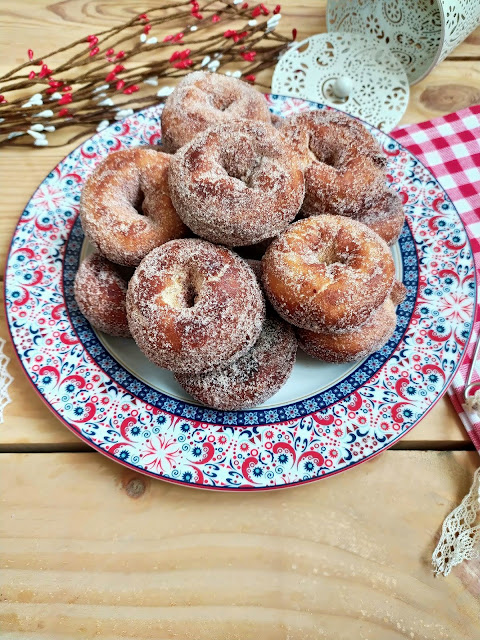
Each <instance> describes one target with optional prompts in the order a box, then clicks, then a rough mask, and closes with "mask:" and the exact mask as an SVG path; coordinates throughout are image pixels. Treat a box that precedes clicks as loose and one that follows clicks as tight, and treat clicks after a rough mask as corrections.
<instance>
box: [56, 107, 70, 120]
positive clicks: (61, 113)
mask: <svg viewBox="0 0 480 640" xmlns="http://www.w3.org/2000/svg"><path fill="white" fill-rule="evenodd" d="M57 115H58V117H59V118H63V116H68V115H70V112H69V110H68V109H66V108H65V107H64V108H63V109H60V111H59V112H58V114H57Z"/></svg>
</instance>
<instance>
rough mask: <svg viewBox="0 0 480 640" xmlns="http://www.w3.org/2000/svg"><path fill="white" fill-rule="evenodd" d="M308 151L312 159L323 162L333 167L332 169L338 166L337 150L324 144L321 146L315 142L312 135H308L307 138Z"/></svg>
mask: <svg viewBox="0 0 480 640" xmlns="http://www.w3.org/2000/svg"><path fill="white" fill-rule="evenodd" d="M308 151H309V154H310V156H311V158H312V160H316V161H317V162H322V163H323V164H326V165H328V166H329V167H333V168H334V169H336V168H338V165H339V160H340V158H339V154H338V152H337V151H336V150H335V149H332V148H330V147H328V146H327V145H325V144H323V145H321V146H320V145H319V144H318V143H317V144H315V142H314V141H313V139H312V136H310V137H309V139H308Z"/></svg>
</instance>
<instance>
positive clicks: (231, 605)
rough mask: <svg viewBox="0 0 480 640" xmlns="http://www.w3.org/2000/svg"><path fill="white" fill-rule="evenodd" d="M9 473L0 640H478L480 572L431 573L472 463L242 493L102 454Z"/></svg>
mask: <svg viewBox="0 0 480 640" xmlns="http://www.w3.org/2000/svg"><path fill="white" fill-rule="evenodd" d="M0 465H1V472H2V478H3V486H4V487H6V489H7V490H6V491H4V492H3V494H2V511H3V513H4V514H9V517H4V518H2V525H1V530H0V535H1V538H0V544H1V548H2V554H1V558H0V562H1V566H2V570H1V577H0V580H1V583H2V604H1V606H0V626H1V628H2V638H15V639H16V640H36V639H37V638H38V640H40V639H43V638H45V639H46V638H48V639H49V640H61V639H64V638H68V639H69V640H74V639H80V638H82V639H83V638H93V637H95V638H98V639H99V640H102V639H103V640H106V639H109V640H113V638H119V637H122V638H135V639H136V640H144V639H145V640H146V639H153V638H155V639H156V640H158V639H159V638H161V639H162V640H168V639H172V640H173V638H183V639H184V640H188V639H192V640H193V639H194V640H204V639H205V640H206V639H208V640H216V639H217V638H218V639H219V640H220V639H222V640H227V639H234V638H239V639H240V638H241V639H242V640H250V639H257V638H259V637H261V638H262V639H265V640H277V639H278V638H287V637H288V638H290V640H297V639H298V640H310V639H311V640H313V639H315V640H318V639H319V638H322V639H324V640H329V639H332V640H333V639H335V640H347V639H348V640H351V639H352V638H355V639H357V638H358V639H360V638H362V639H364V640H366V639H367V638H368V640H410V639H412V640H415V639H420V638H421V639H423V640H440V639H442V638H443V639H445V640H447V639H453V638H455V640H478V615H479V610H480V609H479V604H480V602H479V600H478V597H479V596H480V591H479V590H478V584H479V578H480V563H479V562H478V561H477V562H470V563H468V564H465V565H464V566H461V567H457V568H456V569H454V571H453V573H452V574H451V576H450V577H449V578H448V579H444V578H437V579H435V578H434V577H433V574H432V571H431V565H430V557H431V554H432V551H433V548H434V545H435V541H436V539H437V536H438V534H439V530H440V527H441V523H442V521H443V518H444V516H445V515H446V514H447V513H448V512H449V511H450V510H451V509H452V507H453V506H454V505H456V504H457V503H458V501H459V500H460V499H461V497H462V496H463V494H464V493H465V492H466V490H467V488H468V486H469V483H470V481H471V476H472V473H473V469H474V468H475V466H476V465H478V456H477V455H476V454H473V453H465V452H462V453H459V452H456V453H452V452H450V453H435V452H429V453H418V452H396V453H386V454H384V455H382V456H379V457H378V458H377V459H375V460H373V461H372V462H370V463H368V464H365V465H361V466H360V467H357V468H355V469H352V470H351V471H349V472H347V473H345V474H340V475H338V476H336V477H334V478H331V479H329V480H328V481H324V482H320V483H317V484H313V485H308V486H305V487H301V488H297V489H291V490H289V491H278V492H273V493H269V494H265V493H257V494H254V495H252V494H249V495H246V494H239V495H236V496H232V495H229V494H225V493H223V494H222V493H212V492H205V491H193V490H188V489H186V488H183V487H175V486H172V485H168V484H166V483H162V482H158V481H152V480H150V479H149V478H146V477H142V476H140V475H138V474H135V473H132V472H131V471H129V470H126V469H123V468H122V467H120V466H119V465H116V464H114V463H112V462H110V461H108V460H106V459H105V458H103V457H101V456H100V455H96V454H82V453H80V454H65V453H64V454H24V455H18V454H11V455H9V454H3V455H2V456H0ZM340 505H341V506H340Z"/></svg>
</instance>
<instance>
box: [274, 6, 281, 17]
mask: <svg viewBox="0 0 480 640" xmlns="http://www.w3.org/2000/svg"><path fill="white" fill-rule="evenodd" d="M281 10H282V7H281V6H280V5H279V4H277V6H276V7H275V9H274V10H273V14H274V15H277V13H280V11H281Z"/></svg>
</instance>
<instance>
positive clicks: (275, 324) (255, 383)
mask: <svg viewBox="0 0 480 640" xmlns="http://www.w3.org/2000/svg"><path fill="white" fill-rule="evenodd" d="M296 353H297V339H296V337H295V332H294V331H293V329H292V327H290V326H289V325H288V324H287V323H285V322H283V320H280V318H273V317H268V318H267V319H266V320H265V323H264V325H263V328H262V332H261V334H260V337H259V338H258V340H257V342H256V343H255V345H254V346H253V347H252V348H251V349H250V350H249V351H248V352H247V353H245V354H244V355H243V356H241V357H240V358H238V359H237V360H235V362H232V363H230V364H227V365H224V366H222V367H219V368H218V369H214V370H213V371H210V372H208V373H203V374H202V373H200V374H197V375H191V374H177V375H176V378H177V380H178V382H179V383H180V385H181V386H182V387H183V388H184V389H185V391H187V393H189V394H190V395H192V396H193V397H194V398H196V399H197V400H198V401H200V402H202V403H203V404H206V405H207V406H208V407H213V408H215V409H223V410H225V411H238V410H240V409H246V408H248V407H255V406H257V405H259V404H261V403H262V402H265V400H267V399H268V398H270V397H272V396H273V395H274V394H275V393H276V392H277V391H278V390H279V389H280V388H281V387H282V386H283V385H284V384H285V382H286V381H287V380H288V378H289V376H290V374H291V372H292V369H293V365H294V364H295V356H296Z"/></svg>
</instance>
